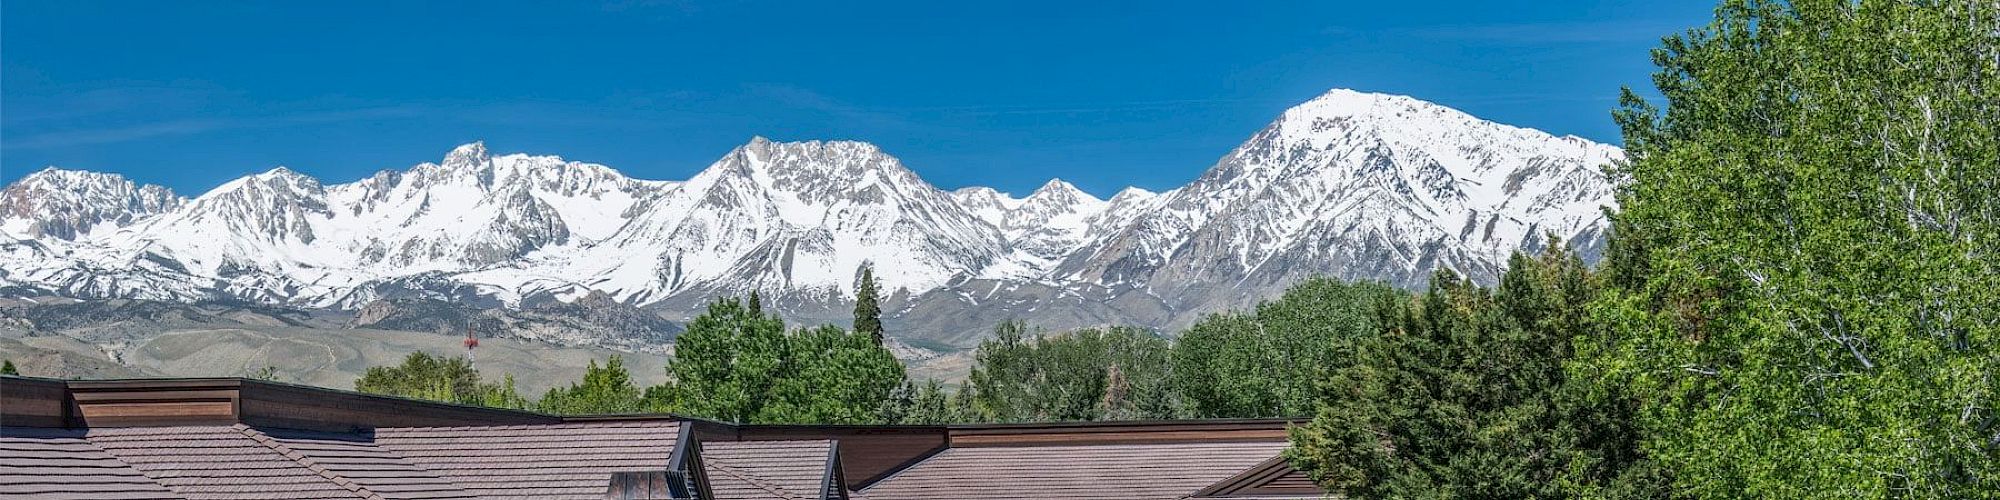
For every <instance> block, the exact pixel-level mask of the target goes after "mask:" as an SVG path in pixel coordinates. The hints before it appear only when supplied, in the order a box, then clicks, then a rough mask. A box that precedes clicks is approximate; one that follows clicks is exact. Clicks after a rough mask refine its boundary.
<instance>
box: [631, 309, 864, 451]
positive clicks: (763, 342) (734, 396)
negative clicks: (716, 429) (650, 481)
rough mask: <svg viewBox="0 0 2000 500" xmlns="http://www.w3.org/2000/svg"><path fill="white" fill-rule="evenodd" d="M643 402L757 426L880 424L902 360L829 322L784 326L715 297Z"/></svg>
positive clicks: (691, 325) (861, 335)
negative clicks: (667, 381) (664, 379)
mask: <svg viewBox="0 0 2000 500" xmlns="http://www.w3.org/2000/svg"><path fill="white" fill-rule="evenodd" d="M667 372H668V374H669V375H671V377H672V379H673V380H672V382H671V385H670V386H668V387H662V388H656V389H649V390H648V399H652V400H662V401H673V403H672V405H673V406H672V407H674V408H676V409H677V410H678V411H681V412H685V413H687V414H690V415H696V416H702V417H708V418H716V419H722V420H728V421H732V422H759V423H828V424H832V423H841V424H866V423H877V422H881V421H882V419H883V418H884V412H885V409H886V408H885V406H887V405H889V404H890V399H891V396H892V395H893V394H894V393H895V391H896V388H897V387H899V386H901V385H902V384H903V383H904V374H903V365H902V363H901V362H900V361H897V360H896V358H895V356H894V355H892V354H890V353H889V350H888V349H887V348H885V347H883V346H882V345H881V344H878V343H876V342H875V339H874V338H873V337H871V336H869V335H867V334H864V333H862V332H858V331H857V332H851V333H850V332H848V331H845V330H841V329H839V328H836V327H832V326H822V327H818V328H808V329H800V330H795V331H792V332H789V333H788V332H786V331H785V324H784V322H783V321H781V320H779V319H778V318H776V317H774V316H766V315H762V314H758V313H756V312H753V311H751V310H750V309H746V308H744V307H743V306H742V304H741V303H740V302H738V301H736V300H734V299H723V300H718V301H716V302H715V303H712V304H710V305H709V308H708V311H707V312H706V313H704V314H702V315H701V316H699V317H696V318H695V319H694V320H693V321H691V322H689V323H688V330H687V332H685V333H682V334H681V335H680V337H679V338H678V339H677V340H676V342H675V348H674V357H673V359H672V360H671V361H670V362H669V363H668V365H667Z"/></svg>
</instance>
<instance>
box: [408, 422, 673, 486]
mask: <svg viewBox="0 0 2000 500" xmlns="http://www.w3.org/2000/svg"><path fill="white" fill-rule="evenodd" d="M680 437H681V423H680V422H675V421H664V420H647V421H630V422H579V423H565V424H549V425H507V426H474V427H403V428H382V429H376V430H375V443H376V445H378V446H381V447H383V448H386V449H388V450H390V451H392V452H395V453H396V454H397V455H401V456H402V457H404V458H406V459H409V460H410V461H411V462H412V463H415V464H416V465H417V466H419V467H423V468H424V469H427V470H430V471H432V472H434V473H437V474H439V475H441V476H443V477H444V478H445V479H446V480H448V481H450V482H451V483H453V484H457V485H458V486H460V487H462V488H465V489H466V490H467V491H470V492H472V493H473V494H476V495H478V496H479V498H490V499H501V498H523V499H526V498H535V499H591V500H597V499H602V498H604V494H605V490H606V489H608V488H609V486H610V484H611V474H612V473H613V472H648V471H662V470H667V469H668V468H669V467H671V463H672V461H673V460H674V458H675V457H674V453H675V451H676V450H677V449H678V448H677V446H678V445H679V442H680Z"/></svg>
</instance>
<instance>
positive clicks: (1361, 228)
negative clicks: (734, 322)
mask: <svg viewBox="0 0 2000 500" xmlns="http://www.w3.org/2000/svg"><path fill="white" fill-rule="evenodd" d="M1620 154H1621V153H1620V151H1619V150H1618V149H1616V148H1614V147H1611V146H1607V145H1603V144H1596V143H1592V142H1589V141H1586V140H1583V139H1580V138H1576V137H1556V136H1552V135H1549V134H1546V133H1543V132H1540V131H1535V130H1530V129H1523V128H1516V127H1510V126H1506V125H1501V124H1496V123H1492V122H1487V121H1483V120H1479V119H1477V118H1474V117H1472V116H1470V115H1467V114H1465V113H1462V112H1459V111H1457V110H1453V109H1450V108H1446V107H1443V106H1439V105H1436V104H1432V103H1428V102H1424V101H1420V100H1416V99H1412V98H1409V97H1402V96H1393V95H1383V94H1370V93H1361V92H1353V91H1347V90H1335V91H1332V92H1329V93H1327V94H1325V95H1323V96H1321V97H1319V98H1317V99H1314V100H1312V101H1310V102H1307V103H1305V104H1301V105H1299V106H1297V107H1294V108H1292V109H1290V110H1288V111H1286V112H1285V113H1284V114H1283V115H1282V116H1280V117H1279V118H1278V119H1277V120H1276V121H1274V122H1273V123H1271V124H1270V125H1268V126H1267V127H1265V128H1264V129H1263V130H1261V131H1259V132H1257V133H1256V134H1255V135H1253V136H1252V137H1251V138H1250V140H1248V141H1246V142H1244V143H1243V144H1242V145H1240V146H1238V147H1237V148H1236V149H1235V150H1233V151H1230V152H1229V153H1228V154H1227V155H1225V156H1223V157H1222V159H1221V160H1220V161H1219V162H1217V163H1216V165H1215V166H1214V167H1212V168H1210V169H1209V170H1208V171H1207V172H1206V173H1205V174H1203V175H1202V176H1201V177H1200V178H1198V179H1196V180H1195V181H1194V182H1192V183H1190V184H1188V185H1186V186H1182V187H1180V188H1177V189H1174V190H1171V191H1167V192H1163V193H1153V192H1148V191H1145V190H1141V189H1136V188H1132V189H1127V190H1125V191H1122V192H1120V193H1117V194H1116V195H1115V196H1112V197H1111V198H1110V199H1108V200H1107V199H1100V198H1097V197H1095V196H1092V195H1090V194H1088V193H1085V192H1083V191H1081V190H1078V189H1077V188H1076V187H1074V186H1072V185H1070V184H1068V183H1065V182H1062V181H1060V180H1052V181H1050V182H1049V183H1048V184H1047V185H1045V186H1043V187H1042V188H1040V189H1037V190H1036V191H1035V192H1033V193H1032V194H1030V195H1028V196H1026V197H1021V198H1016V197H1013V196H1011V195H1008V194H1005V193H1001V192H998V191H995V190H992V189H988V188H978V187H973V188H965V189H959V190H956V191H949V192H947V191H944V190H940V189H938V188H937V187H935V186H932V185H931V184H929V183H927V182H925V181H924V180H923V179H921V178H919V177H918V176H917V174H916V173H914V172H912V171H910V170H909V169H907V168H905V167H904V166H903V165H902V163H901V162H900V161H898V160H897V159H896V158H894V157H892V156H890V155H889V154H887V153H885V152H883V151H882V150H880V149H879V148H877V147H875V146H873V145H870V144H867V143H860V142H845V141H833V142H819V141H812V142H791V143H781V142H773V141H769V140H765V139H763V138H756V139H753V140H751V141H750V142H749V143H748V144H745V145H742V146H740V147H737V148H736V149H735V150H733V151H730V152H729V153H728V154H726V155H724V156H723V158H722V159H720V160H718V161H716V162H715V163H714V164H713V165H711V166H709V167H708V168H707V169H706V170H703V171H702V172H701V173H699V174H697V175H695V176H694V177H693V178H691V179H688V180H687V181H685V182H672V181H649V180H639V179H632V178H629V177H626V176H624V175H622V174H620V173H619V172H617V171H616V170H613V169H611V168H609V167H606V166H603V165H595V164H589V163H580V162H574V161H568V160H564V159H561V158H558V157H553V156H530V155H522V154H510V155H494V154H491V153H490V152H489V151H488V150H487V149H486V147H485V145H484V144H480V143H473V144H467V145H464V146H460V147H458V148H456V149H454V150H452V151H451V152H450V153H449V154H448V155H446V156H445V158H444V160H443V161H442V162H441V163H424V164H420V165H417V166H415V167H411V168H409V169H407V170H401V171H396V170H386V171H382V172H380V173H378V174H375V175H373V176H371V177H368V178H366V179H362V180H360V181H356V182H351V183H345V184H323V183H322V182H320V181H319V180H317V179H313V178H311V177H308V176H305V175H302V174H299V173H297V172H293V171H291V170H288V169H285V168H283V167H280V168H277V169H273V170H271V171H268V172H265V173H261V174H257V175H252V176H248V177H244V178H241V179H237V180H235V181H232V182H229V183H227V184H224V185H222V186H220V187H217V188H215V189H214V190H211V191H209V192H207V193H204V194H202V195H200V196H196V197H194V198H191V199H189V198H182V197H180V196H178V195H175V194H174V193H172V192H171V191H168V190H166V189H164V188H160V187H157V186H140V185H135V184H134V183H132V182H130V181H128V180H125V179H123V178H121V177H119V176H116V175H113V174H101V173H91V172H76V171H66V170H58V169H48V170H44V171H41V172H37V173H35V174H31V175H29V176H27V177H25V178H23V179H21V180H20V181H18V182H16V183H14V184H13V185H11V186H9V187H7V188H6V190H5V191H0V287H4V288H0V290H7V293H11V294H15V295H21V294H37V293H39V294H52V295H61V296H68V297H82V298H126V299H150V300H167V301H184V302H196V301H241V302H248V303H264V304H274V305H284V306H288V307H297V308H308V309H336V310H348V311H356V310H366V308H370V307H371V304H372V305H374V306H372V307H376V308H380V307H390V306H391V305H394V306H396V307H399V308H402V309H411V310H457V309H455V308H464V307H471V308H492V307H506V308H509V309H514V310H531V309H535V308H546V307H549V306H550V305H551V304H564V303H577V302H579V301H585V299H588V301H587V302H586V303H590V304H596V305H597V306H599V307H597V308H596V309H592V310H600V311H610V310H613V309H607V308H604V307H601V306H603V305H604V303H605V302H609V303H615V304H619V305H623V306H626V307H635V306H636V307H643V308H646V309H648V310H650V311H653V312H656V313H658V314H660V315H662V316H664V317H666V318H671V319H679V318H683V317H686V316H688V315H690V314H692V313H694V312H696V311H698V310H699V308H700V307H701V306H702V304H704V303H705V302H707V301H708V300H710V299H711V298H712V297H715V296H718V295H736V294H743V293H747V292H748V291H749V290H753V289H754V290H761V291H763V293H764V295H765V296H766V297H767V301H768V303H769V305H770V307H771V308H772V309H774V310H777V311H781V312H783V313H784V314H787V315H788V316H791V317H792V318H794V319H796V320H800V321H807V322H818V321H833V322H841V321H844V320H845V318H846V315H847V311H848V307H849V304H848V301H849V300H851V296H852V290H853V288H854V286H855V284H856V283H855V282H856V277H857V275H858V269H859V268H860V267H861V266H863V265H873V266H875V268H876V270H877V275H878V277H879V278H880V279H881V280H882V282H883V284H884V285H885V286H886V287H887V288H888V289H889V290H890V293H889V300H888V303H887V304H886V305H887V308H886V309H887V310H888V311H889V314H890V317H889V318H888V321H889V323H890V325H891V326H892V327H894V329H895V330H896V332H897V333H899V334H901V335H903V336H905V337H906V338H908V339H909V340H911V341H912V342H914V343H918V344H920V345H939V344H942V345H960V346H963V345H967V344H969V343H971V342H974V341H975V340H976V338H978V337H979V336H980V335H981V334H983V332H985V331H986V330H988V329H990V328H991V325H992V324H993V323H994V322H997V321H999V320H1002V319H1007V318H1025V319H1029V320H1031V321H1033V322H1036V323H1039V324H1042V325H1044V326H1048V327H1051V328H1062V327H1071V326H1080V325H1092V324H1103V323H1120V324H1137V325H1146V326H1153V327H1160V328H1166V329H1172V328H1177V327H1179V326H1182V325H1184V324H1186V323H1187V322H1189V321H1191V320H1193V319H1195V318H1198V317H1199V316H1200V315H1201V314H1204V313H1207V312H1211V311H1215V310H1219V309H1222V308H1229V307H1240V306H1245V305H1249V304H1252V303H1254V302H1255V301H1257V300H1260V299H1263V298H1266V297H1269V296H1271V295H1272V294H1275V293H1277V292H1278V291H1280V290H1282V289H1283V287H1285V286H1286V285H1288V284H1290V283H1293V282H1296V281H1298V280H1301V279H1304V278H1307V277H1311V276H1317V275H1330V276H1337V277H1341V278H1349V279H1379V280H1385V281H1389V282H1392V283H1395V284H1398V285H1402V286H1409V287H1417V286H1421V285H1422V284H1423V283H1424V281H1425V280H1426V279H1427V277H1428V275H1429V273H1430V272H1431V270H1432V269H1435V268H1437V267H1448V268H1452V269H1455V270H1458V271H1460V272H1461V273H1464V274H1467V275H1470V276H1472V277H1473V278H1474V279H1478V280H1482V281H1491V280H1492V279H1494V277H1496V276H1497V275H1498V273H1499V271H1500V270H1501V266H1503V265H1504V264H1505V262H1506V258H1507V256H1508V254H1509V253H1510V252H1514V251H1517V250H1526V251H1534V250H1537V249H1539V248H1540V247H1541V246H1542V245H1544V244H1546V242H1547V240H1546V239H1545V235H1547V234H1553V235H1555V236H1557V237H1560V238H1562V239H1563V240H1564V241H1566V242H1570V243H1572V244H1574V245H1576V246H1578V247H1579V248H1580V249H1582V250H1583V251H1584V253H1585V254H1586V255H1587V256H1594V255H1595V254H1596V252H1597V249H1598V247H1599V245H1601V241H1602V232H1603V227H1604V223H1603V220H1602V215H1601V207H1602V206H1605V205H1609V204H1611V203H1612V198H1611V187H1610V185H1609V183H1608V182H1607V181H1606V179H1605V178H1604V176H1603V174H1602V172H1601V170H1600V168H1601V167H1602V166H1603V165H1605V164H1607V163H1609V162H1611V161H1613V160H1614V159H1616V158H1618V157H1619V155H1620ZM438 304H455V305H456V306H453V307H442V306H438ZM454 314H466V313H464V312H463V311H460V312H459V313H454ZM621 314H623V313H621ZM363 316H367V315H363ZM411 316H412V315H411V314H409V313H408V312H407V311H404V314H401V315H400V316H398V315H386V316H383V317H385V318H390V317H396V318H402V319H399V320H396V321H413V322H414V323H412V324H417V323H425V320H423V319H422V318H421V317H420V316H423V315H422V314H416V315H415V316H418V317H411ZM621 318H622V319H619V320H617V321H625V322H627V324H634V325H637V324H648V325H650V323H645V320H644V319H643V318H635V317H631V316H629V314H627V315H625V316H621ZM435 322H436V321H430V323H435ZM633 322H638V323H633ZM426 324H428V323H426ZM418 327H419V328H431V329H437V328H438V327H437V325H429V326H424V325H418ZM568 336H569V335H558V336H555V337H568ZM664 338H665V336H664V335H652V334H648V335H643V336H639V337H636V338H634V339H630V341H618V342H610V343H608V344H604V345H620V346H625V347H643V345H644V344H649V343H655V342H663V341H664ZM552 340H556V341H559V342H575V341H577V339H569V338H553V339H552Z"/></svg>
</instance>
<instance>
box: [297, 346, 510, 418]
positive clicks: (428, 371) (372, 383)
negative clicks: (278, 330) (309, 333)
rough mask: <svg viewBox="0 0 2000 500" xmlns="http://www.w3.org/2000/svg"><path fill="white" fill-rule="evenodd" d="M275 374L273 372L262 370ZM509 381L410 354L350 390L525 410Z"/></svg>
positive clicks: (457, 359)
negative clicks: (496, 380) (485, 379)
mask: <svg viewBox="0 0 2000 500" xmlns="http://www.w3.org/2000/svg"><path fill="white" fill-rule="evenodd" d="M266 371H267V372H269V373H271V374H275V370H274V369H273V370H266ZM513 381H514V380H513V377H512V376H508V377H507V380H506V382H505V383H502V384H492V383H485V382H481V381H480V378H479V372H478V371H475V370H473V369H472V362H471V361H469V360H467V359H465V358H464V357H462V356H452V357H445V356H433V355H430V354H427V353H422V352H413V353H410V354H409V355H408V356H405V357H403V363H402V364H400V365H396V366H376V367H370V368H368V371H366V372H363V373H362V375H361V378H359V379H356V380H355V381H354V390H357V391H361V392H366V393H371V394H386V395H391V396H401V397H406V398H417V399H429V400H433V401H445V402H450V403H459V404H470V405H484V406H493V407H499V408H525V407H526V406H527V400H526V399H525V398H522V397H521V395H520V393H518V392H516V391H515V389H514V384H513Z"/></svg>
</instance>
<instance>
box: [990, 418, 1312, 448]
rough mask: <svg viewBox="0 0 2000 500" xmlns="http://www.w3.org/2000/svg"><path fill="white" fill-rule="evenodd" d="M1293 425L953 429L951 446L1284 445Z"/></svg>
mask: <svg viewBox="0 0 2000 500" xmlns="http://www.w3.org/2000/svg"><path fill="white" fill-rule="evenodd" d="M1292 424H1293V421H1291V420H1280V419H1255V420H1193V421H1146V422H1087V423H1080V424H1076V423H1064V424H1027V425H1020V424H1009V425H994V426H953V427H951V428H950V438H951V442H950V446H951V447H953V448H966V447H981V446H1064V445H1100V444H1162V443H1215V442H1261V441H1284V440H1287V439H1289V438H1290V432H1291V431H1290V426H1291V425H1292Z"/></svg>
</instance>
